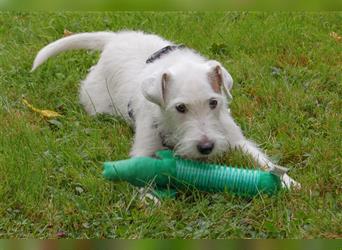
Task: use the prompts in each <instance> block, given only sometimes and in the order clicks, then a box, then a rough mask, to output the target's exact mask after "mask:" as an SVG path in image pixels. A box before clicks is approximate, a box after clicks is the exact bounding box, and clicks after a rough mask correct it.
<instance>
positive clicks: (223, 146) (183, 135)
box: [166, 122, 229, 160]
mask: <svg viewBox="0 0 342 250" xmlns="http://www.w3.org/2000/svg"><path fill="white" fill-rule="evenodd" d="M207 131H208V132H206V133H203V132H202V131H201V130H200V129H198V128H197V127H196V126H194V124H193V123H191V122H187V123H184V124H183V126H181V127H179V128H177V129H176V130H175V131H174V133H171V134H169V136H168V137H167V138H166V142H168V144H170V145H174V152H175V154H176V155H178V156H181V157H183V158H188V159H203V160H205V159H208V158H211V157H213V156H217V155H219V154H221V153H223V152H224V151H226V150H227V148H228V145H229V143H228V141H227V138H226V137H225V136H224V133H223V132H222V131H221V130H220V129H219V128H218V126H217V125H216V126H215V124H211V126H208V127H207ZM203 136H205V137H207V138H208V139H209V140H211V141H213V142H214V143H215V146H214V149H213V151H212V152H211V153H210V154H208V155H204V154H201V153H200V152H199V151H198V149H197V145H198V143H199V142H200V141H201V137H203Z"/></svg>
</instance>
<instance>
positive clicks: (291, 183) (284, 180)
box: [280, 174, 301, 190]
mask: <svg viewBox="0 0 342 250" xmlns="http://www.w3.org/2000/svg"><path fill="white" fill-rule="evenodd" d="M280 179H281V184H282V187H283V188H287V189H294V190H299V189H301V185H300V183H298V182H296V181H295V180H293V179H292V178H291V177H290V176H288V175H287V174H283V175H282V176H281V177H280Z"/></svg>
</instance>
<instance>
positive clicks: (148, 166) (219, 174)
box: [103, 151, 281, 196]
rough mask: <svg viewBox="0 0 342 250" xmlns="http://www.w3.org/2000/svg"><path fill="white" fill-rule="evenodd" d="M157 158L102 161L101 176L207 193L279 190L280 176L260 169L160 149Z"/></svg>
mask: <svg viewBox="0 0 342 250" xmlns="http://www.w3.org/2000/svg"><path fill="white" fill-rule="evenodd" d="M157 156H158V157H159V159H155V158H149V157H137V158H132V159H129V160H123V161H116V162H106V163H104V171H103V175H104V177H105V178H106V179H108V180H112V181H119V180H122V181H128V182H130V183H131V184H133V185H136V186H146V185H148V184H151V182H153V183H154V185H155V186H156V187H157V188H158V189H167V188H170V187H171V188H175V189H182V188H184V187H185V186H191V187H194V188H196V189H198V190H202V191H208V192H220V191H221V192H222V191H229V192H232V193H235V194H238V195H241V196H255V195H257V194H258V193H267V194H274V193H276V192H277V191H278V190H279V189H280V186H281V185H280V179H279V177H277V176H275V175H273V174H271V173H269V172H264V171H261V170H251V169H243V168H233V167H227V166H222V165H214V164H207V163H202V162H196V161H191V160H184V159H181V158H179V157H174V156H173V155H172V152H171V151H159V152H158V153H157Z"/></svg>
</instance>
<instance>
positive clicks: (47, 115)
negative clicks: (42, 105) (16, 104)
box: [22, 98, 62, 119]
mask: <svg viewBox="0 0 342 250" xmlns="http://www.w3.org/2000/svg"><path fill="white" fill-rule="evenodd" d="M22 102H23V104H24V105H25V106H27V107H28V108H29V109H31V110H32V111H33V112H36V113H38V114H40V115H41V116H42V117H43V118H45V119H52V118H56V117H59V116H62V115H61V114H59V113H57V112H55V111H52V110H47V109H43V110H42V109H38V108H36V107H34V106H33V105H32V104H30V103H29V102H28V101H27V100H26V99H25V98H23V100H22Z"/></svg>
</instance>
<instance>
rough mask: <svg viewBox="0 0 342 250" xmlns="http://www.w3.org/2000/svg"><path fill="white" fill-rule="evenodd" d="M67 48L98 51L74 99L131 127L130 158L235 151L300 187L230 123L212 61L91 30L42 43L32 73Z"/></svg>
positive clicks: (221, 76) (156, 41)
mask: <svg viewBox="0 0 342 250" xmlns="http://www.w3.org/2000/svg"><path fill="white" fill-rule="evenodd" d="M70 49H94V50H100V51H102V54H101V57H100V59H99V61H98V63H97V64H96V65H95V66H93V67H92V68H91V70H90V73H89V74H88V76H87V78H86V79H85V80H84V81H83V82H82V84H81V90H80V100H81V103H82V104H83V106H84V107H85V109H86V111H87V112H88V113H89V114H92V115H94V114H96V113H108V114H112V115H116V116H121V117H123V118H124V119H125V120H126V121H127V122H129V123H130V124H131V125H132V126H133V127H134V129H135V136H134V144H133V148H132V150H131V156H133V157H135V156H152V155H153V154H154V152H155V151H156V150H158V149H162V148H164V147H165V146H166V147H169V148H173V149H174V150H175V152H176V154H178V155H181V156H183V157H188V158H203V157H210V156H213V155H216V154H219V153H222V152H225V151H227V150H229V149H236V148H239V149H241V150H242V151H243V152H245V153H247V154H249V155H251V156H252V157H253V158H254V160H255V161H256V162H257V163H258V165H260V166H261V167H262V168H263V169H265V170H270V171H272V172H274V173H275V174H277V175H279V176H281V177H282V180H283V184H284V185H285V186H287V187H290V186H295V187H300V186H299V184H298V183H297V182H295V181H293V180H292V179H291V178H290V177H289V176H288V175H287V174H286V169H285V168H282V167H279V166H277V165H275V164H273V163H272V162H271V161H270V160H269V159H268V158H267V156H266V155H265V154H264V153H262V152H261V151H260V150H259V149H258V147H256V146H255V144H254V143H252V142H251V141H249V140H247V139H246V138H245V137H244V136H243V134H242V132H241V130H240V128H239V127H238V126H237V125H236V124H235V122H234V120H233V118H232V117H231V115H230V112H229V109H228V102H227V99H228V100H229V99H231V98H232V96H231V94H230V91H231V88H232V86H233V80H232V77H231V76H230V74H229V73H228V72H227V70H226V69H225V68H224V67H223V66H222V65H221V64H220V63H219V62H217V61H212V60H208V59H206V58H204V57H203V56H201V55H199V54H198V53H196V52H194V51H193V50H191V49H188V48H185V47H184V46H180V45H178V46H177V45H174V44H173V43H171V42H169V41H166V40H164V39H162V38H161V37H159V36H156V35H152V34H145V33H143V32H135V31H122V32H116V33H114V32H95V33H82V34H75V35H71V36H69V37H65V38H62V39H60V40H57V41H55V42H53V43H51V44H49V45H47V46H46V47H44V48H43V49H42V50H41V51H40V52H39V53H38V55H37V57H36V59H35V61H34V64H33V68H32V70H35V69H36V68H37V67H38V66H39V65H40V64H42V63H43V62H44V61H45V60H47V59H48V58H49V57H51V56H54V55H56V54H58V53H60V52H62V51H65V50H70Z"/></svg>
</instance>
